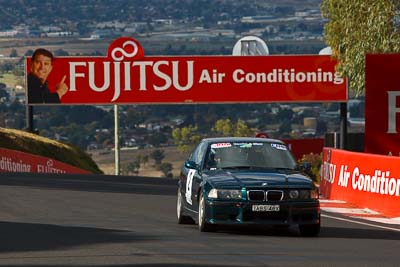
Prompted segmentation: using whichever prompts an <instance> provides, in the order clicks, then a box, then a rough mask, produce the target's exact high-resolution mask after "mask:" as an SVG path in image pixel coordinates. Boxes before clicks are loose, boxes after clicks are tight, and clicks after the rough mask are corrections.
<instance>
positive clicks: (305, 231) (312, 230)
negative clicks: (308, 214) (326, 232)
mask: <svg viewBox="0 0 400 267" xmlns="http://www.w3.org/2000/svg"><path fill="white" fill-rule="evenodd" d="M320 229H321V225H320V224H319V223H317V224H309V225H307V224H306V225H299V230H300V234H301V235H302V236H310V237H312V236H318V235H319V231H320Z"/></svg>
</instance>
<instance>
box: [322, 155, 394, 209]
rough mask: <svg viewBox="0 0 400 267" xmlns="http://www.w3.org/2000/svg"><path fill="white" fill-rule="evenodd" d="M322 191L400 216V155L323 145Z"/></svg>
mask: <svg viewBox="0 0 400 267" xmlns="http://www.w3.org/2000/svg"><path fill="white" fill-rule="evenodd" d="M320 191H321V193H322V194H323V195H324V197H326V198H328V199H337V200H345V201H348V202H350V203H354V204H356V205H359V206H361V207H365V208H370V209H372V210H376V211H379V212H381V213H383V214H385V215H387V216H392V217H399V216H400V205H399V203H400V157H391V156H381V155H376V154H367V153H356V152H349V151H344V150H339V149H333V148H326V147H325V148H324V149H323V164H322V167H321V184H320Z"/></svg>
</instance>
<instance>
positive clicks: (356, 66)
mask: <svg viewBox="0 0 400 267" xmlns="http://www.w3.org/2000/svg"><path fill="white" fill-rule="evenodd" d="M399 11H400V1H399V0H379V1H376V0H352V1H348V0H323V2H322V5H321V13H322V16H323V17H324V18H326V19H327V20H328V22H327V23H326V24H325V26H324V32H325V39H326V43H327V44H328V45H329V46H330V47H331V48H332V51H333V57H334V58H336V59H337V60H338V63H339V64H338V66H337V71H338V72H339V73H340V74H342V75H343V76H347V77H349V78H350V89H351V90H352V91H353V92H354V93H355V95H361V94H363V92H364V86H365V69H364V66H365V54H366V53H389V52H399V51H400V32H399V26H398V24H397V25H396V20H397V19H398V16H397V14H399Z"/></svg>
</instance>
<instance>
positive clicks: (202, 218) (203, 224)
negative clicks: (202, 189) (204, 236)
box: [199, 193, 214, 232]
mask: <svg viewBox="0 0 400 267" xmlns="http://www.w3.org/2000/svg"><path fill="white" fill-rule="evenodd" d="M199 230H200V232H210V231H213V230H214V227H213V225H210V224H209V223H207V221H206V203H205V201H204V197H203V193H201V194H200V202H199Z"/></svg>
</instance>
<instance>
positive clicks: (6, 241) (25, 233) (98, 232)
mask: <svg viewBox="0 0 400 267" xmlns="http://www.w3.org/2000/svg"><path fill="white" fill-rule="evenodd" d="M0 237H1V242H0V253H4V252H21V251H24V252H25V251H42V250H55V249H63V248H68V247H73V246H81V245H90V244H98V243H124V242H145V241H154V240H156V238H155V237H152V236H144V235H138V234H135V233H133V232H129V231H121V230H113V229H102V228H91V227H73V226H59V225H50V224H36V223H19V222H0Z"/></svg>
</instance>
